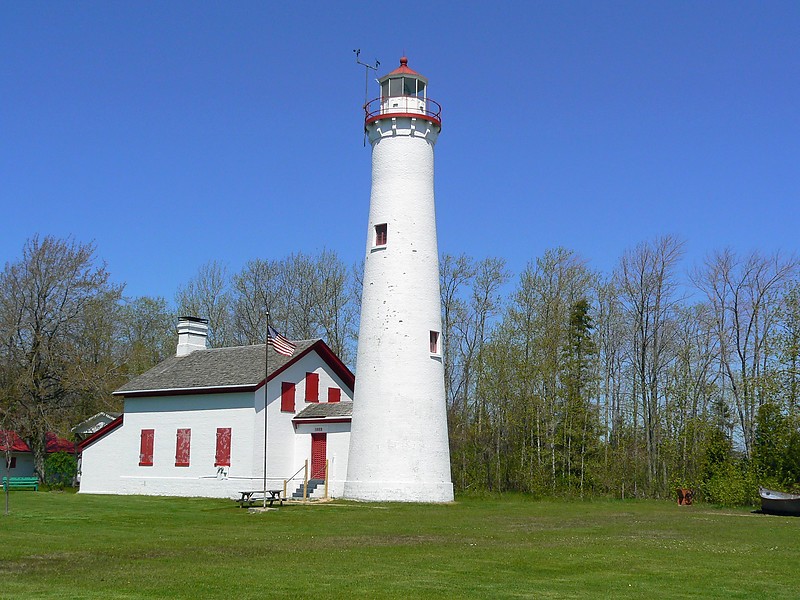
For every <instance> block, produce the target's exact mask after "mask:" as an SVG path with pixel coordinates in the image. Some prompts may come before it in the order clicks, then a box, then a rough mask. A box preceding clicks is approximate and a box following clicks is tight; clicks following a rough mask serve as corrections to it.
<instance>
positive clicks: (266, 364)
mask: <svg viewBox="0 0 800 600" xmlns="http://www.w3.org/2000/svg"><path fill="white" fill-rule="evenodd" d="M264 357H265V358H264V508H267V401H268V399H267V390H268V388H269V311H267V337H266V338H265V339H264Z"/></svg>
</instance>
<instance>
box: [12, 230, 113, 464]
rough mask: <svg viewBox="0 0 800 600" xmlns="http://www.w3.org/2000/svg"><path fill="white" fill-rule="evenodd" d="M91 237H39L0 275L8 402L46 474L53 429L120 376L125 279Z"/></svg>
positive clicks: (26, 245)
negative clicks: (101, 257)
mask: <svg viewBox="0 0 800 600" xmlns="http://www.w3.org/2000/svg"><path fill="white" fill-rule="evenodd" d="M94 254H95V247H94V245H92V244H80V243H76V242H75V241H73V240H59V239H56V238H54V237H50V236H47V237H44V238H41V239H40V238H39V237H38V236H34V237H33V238H31V239H30V240H28V241H27V242H26V244H25V246H24V247H23V251H22V257H21V259H20V260H18V261H16V262H13V263H7V264H6V266H5V269H4V270H3V272H2V274H0V340H2V352H3V354H4V356H3V359H4V360H2V363H3V366H4V367H5V373H4V377H3V383H4V385H3V389H2V393H3V396H4V398H3V404H4V405H5V409H6V411H7V412H8V413H10V416H11V419H12V422H13V423H14V425H15V427H16V428H17V430H18V432H19V434H20V436H21V437H22V438H23V439H24V440H25V442H26V443H27V444H28V446H29V447H30V448H31V450H32V452H33V456H34V462H35V465H36V469H37V471H38V472H39V474H40V475H42V476H44V458H45V446H46V433H47V432H48V430H56V429H58V428H59V427H61V428H65V427H66V426H67V425H68V424H69V421H70V417H71V416H74V411H75V409H76V407H80V406H81V405H82V404H84V403H87V402H91V401H92V399H93V398H95V397H96V396H97V395H98V394H104V393H105V394H107V393H108V392H109V391H110V389H113V386H114V384H115V383H116V382H117V381H118V380H117V379H115V378H116V377H117V376H118V374H117V373H116V372H115V371H114V369H113V364H111V363H110V362H109V353H110V350H109V346H110V344H111V343H112V341H111V339H110V336H111V334H112V331H113V327H112V326H111V325H110V324H109V322H108V321H109V316H108V315H109V313H111V314H113V313H114V312H115V311H116V305H117V303H118V301H119V299H120V296H121V292H122V286H116V285H113V284H111V283H109V274H108V272H107V271H106V268H105V265H104V264H98V263H97V261H96V259H95V256H94Z"/></svg>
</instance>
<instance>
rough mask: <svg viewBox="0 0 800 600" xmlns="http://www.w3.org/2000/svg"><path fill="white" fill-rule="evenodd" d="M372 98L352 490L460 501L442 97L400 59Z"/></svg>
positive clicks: (369, 495)
mask: <svg viewBox="0 0 800 600" xmlns="http://www.w3.org/2000/svg"><path fill="white" fill-rule="evenodd" d="M378 81H379V83H380V87H381V97H380V98H378V99H376V100H373V101H371V102H368V103H367V104H366V106H365V109H366V113H367V114H366V120H365V123H364V127H365V130H366V133H367V135H368V136H369V141H370V144H371V145H372V194H371V198H370V209H369V224H368V227H367V248H366V258H365V263H364V280H363V293H362V300H361V326H360V329H359V334H358V363H357V365H356V368H357V377H356V381H357V383H356V388H355V396H354V398H353V421H352V431H351V436H350V454H349V459H348V465H347V480H346V482H345V484H344V497H345V498H350V499H353V500H373V501H401V502H449V501H452V500H453V484H452V482H451V478H450V451H449V446H448V438H447V414H446V407H445V393H444V367H443V364H442V338H441V300H440V296H439V256H438V249H437V245H436V214H435V208H434V195H433V148H434V145H435V144H436V139H437V137H438V136H439V132H440V131H441V123H442V122H441V107H440V106H439V104H438V103H436V102H434V101H433V100H431V99H430V98H428V97H427V84H428V81H427V79H425V78H424V77H423V76H422V75H420V74H419V73H416V72H414V71H412V70H411V69H410V68H409V67H408V59H407V58H405V57H403V58H401V59H400V67H399V68H398V69H396V70H394V71H392V72H391V73H389V74H388V75H385V76H384V77H382V78H381V79H379V80H378Z"/></svg>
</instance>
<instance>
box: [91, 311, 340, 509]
mask: <svg viewBox="0 0 800 600" xmlns="http://www.w3.org/2000/svg"><path fill="white" fill-rule="evenodd" d="M207 334H208V325H207V322H205V321H204V320H201V319H194V318H183V319H181V320H180V322H179V324H178V352H177V355H176V356H174V357H172V358H169V359H167V360H165V361H164V362H162V363H161V364H159V365H157V366H155V367H153V368H152V369H150V370H149V371H147V372H146V373H144V374H142V375H140V376H139V377H137V378H135V379H133V380H132V381H130V382H129V383H127V384H126V385H124V386H122V387H121V388H120V389H118V390H117V391H116V392H114V393H115V394H116V395H120V396H122V397H123V398H124V404H125V408H124V412H123V414H122V415H121V416H120V417H118V418H117V419H115V420H114V421H112V422H111V423H109V424H108V425H106V426H105V427H103V428H102V429H101V430H100V431H98V432H96V433H94V434H93V435H91V436H89V437H88V438H87V439H85V440H84V441H82V442H81V443H80V445H79V449H80V451H81V454H82V461H81V480H80V481H81V483H80V491H81V492H82V493H93V494H149V495H162V496H205V497H220V498H227V497H236V496H238V495H239V492H241V491H243V490H260V489H263V477H264V465H265V462H266V469H267V487H268V489H281V488H282V487H283V485H284V480H286V479H290V478H291V477H292V476H293V475H294V476H295V477H294V479H293V481H291V482H290V483H289V485H288V486H287V492H288V494H292V492H293V491H294V490H295V488H297V487H298V485H299V484H301V483H302V481H303V475H304V473H303V470H302V468H303V466H304V464H305V461H306V460H308V464H309V470H310V473H309V476H310V479H312V480H315V481H317V482H319V484H320V485H319V487H318V488H317V490H316V492H314V495H320V494H322V493H323V490H324V484H323V482H324V481H325V478H326V475H327V480H328V494H329V496H332V497H336V496H340V495H341V493H342V489H343V486H344V480H345V477H346V475H347V455H348V449H349V444H350V419H351V414H352V398H353V386H354V376H353V373H352V372H351V371H350V370H349V369H348V368H347V367H346V366H345V364H344V363H343V362H342V361H341V360H340V359H339V358H338V357H337V356H336V355H335V354H334V353H333V352H332V351H331V349H330V348H328V346H327V345H326V344H325V342H323V341H322V340H305V341H299V342H296V344H297V348H296V350H295V352H294V354H293V355H292V356H291V357H286V356H283V355H281V354H278V353H277V352H275V350H274V349H273V348H272V347H271V346H266V345H263V344H262V345H255V346H239V347H234V348H215V349H206V338H207ZM267 351H268V352H269V357H268V362H267V356H266V352H267ZM267 365H268V368H269V376H268V377H266V380H267V385H265V373H266V372H267V370H266V369H267ZM265 390H266V398H267V403H266V404H267V410H266V418H265V412H264V398H265ZM265 423H266V439H265V435H264V433H265ZM265 444H266V450H267V452H266V461H265V460H264V448H265ZM326 469H327V471H326ZM298 470H300V473H299V474H296V472H297V471H298ZM310 487H311V486H310ZM288 488H291V489H288Z"/></svg>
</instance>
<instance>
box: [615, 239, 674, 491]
mask: <svg viewBox="0 0 800 600" xmlns="http://www.w3.org/2000/svg"><path fill="white" fill-rule="evenodd" d="M682 254H683V243H682V242H681V241H679V240H678V239H677V238H674V237H672V236H664V237H660V238H657V239H656V240H655V241H653V242H646V243H641V244H639V245H637V246H636V247H635V248H634V249H633V250H629V251H627V252H625V253H624V254H623V256H622V259H621V260H620V264H619V267H618V269H617V272H616V283H617V287H618V289H619V290H620V293H621V299H622V302H623V305H624V307H625V310H626V312H627V316H628V323H629V326H630V334H631V347H632V353H631V354H632V359H633V366H634V373H635V380H634V382H633V383H634V390H635V392H634V395H635V397H638V405H639V407H640V408H641V419H642V425H643V433H644V437H645V440H644V441H645V449H646V456H647V483H648V484H651V485H652V484H653V481H654V479H655V476H656V474H657V471H658V467H659V463H658V451H659V444H660V441H661V440H660V435H661V407H662V404H663V394H664V390H663V389H662V385H661V383H662V382H663V378H664V374H665V372H666V369H667V367H668V365H669V361H670V356H669V352H670V345H671V342H672V339H673V337H674V327H672V323H671V320H672V316H673V312H674V310H675V308H676V307H677V305H678V303H679V301H680V298H679V297H678V296H677V293H676V289H677V280H676V277H675V269H676V267H677V264H678V262H679V260H680V258H681V256H682ZM634 406H635V405H634ZM637 420H638V419H637V414H636V410H634V428H635V427H636V424H637ZM664 484H665V485H666V482H664Z"/></svg>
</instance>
